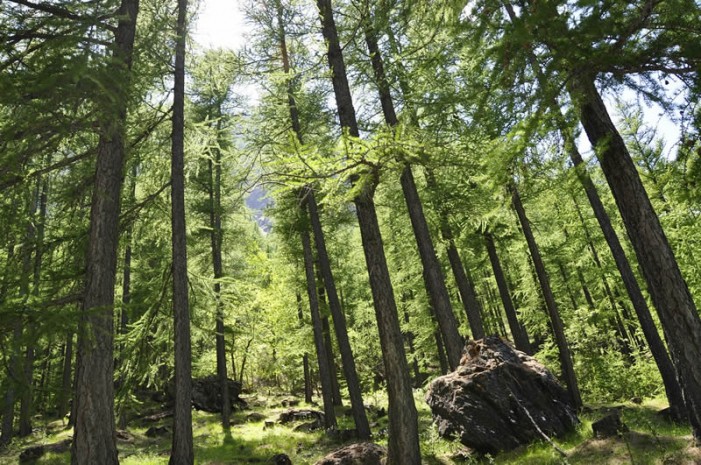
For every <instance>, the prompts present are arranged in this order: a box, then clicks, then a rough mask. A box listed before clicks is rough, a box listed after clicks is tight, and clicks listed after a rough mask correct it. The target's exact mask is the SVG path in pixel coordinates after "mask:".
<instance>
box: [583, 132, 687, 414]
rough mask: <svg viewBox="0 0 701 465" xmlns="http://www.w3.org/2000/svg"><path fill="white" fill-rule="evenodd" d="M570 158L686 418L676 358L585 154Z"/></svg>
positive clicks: (672, 401) (672, 398)
mask: <svg viewBox="0 0 701 465" xmlns="http://www.w3.org/2000/svg"><path fill="white" fill-rule="evenodd" d="M570 158H571V160H572V163H574V166H575V169H576V170H577V176H578V177H579V180H580V182H581V183H582V185H583V186H584V191H585V192H586V194H587V198H588V199H589V203H590V204H591V208H592V210H593V211H594V216H596V220H597V221H598V222H599V226H600V227H601V231H602V233H603V235H604V239H605V240H606V243H607V244H608V246H609V249H610V250H611V255H612V256H613V259H614V261H615V262H616V267H617V268H618V272H619V273H620V275H621V279H622V280H623V284H624V286H625V288H626V291H627V292H628V296H629V297H630V301H631V302H632V304H633V309H634V310H635V314H636V316H637V317H638V321H639V322H640V328H641V329H642V331H643V335H644V336H645V341H647V344H648V347H649V348H650V353H652V356H653V358H654V359H655V363H656V364H657V368H658V369H659V370H660V375H661V376H662V382H663V384H664V388H665V392H666V394H667V400H668V401H669V405H670V407H671V408H672V412H673V414H674V415H675V417H676V418H679V419H681V418H684V417H685V416H686V412H685V407H684V398H683V395H682V390H681V386H680V385H679V382H678V380H677V378H676V375H675V372H674V365H672V360H671V359H670V358H669V354H668V352H667V349H666V347H665V345H664V342H662V338H661V337H660V333H659V332H658V331H657V326H655V322H654V320H653V319H652V315H651V314H650V308H649V307H648V305H647V301H646V300H645V296H643V293H642V290H641V289H640V286H639V285H638V281H637V279H636V278H635V274H634V273H633V269H632V267H631V266H630V262H629V261H628V258H627V257H626V254H625V252H624V251H623V246H622V245H621V241H620V240H619V239H618V234H616V231H615V229H614V228H613V225H612V224H611V219H610V218H609V216H608V213H607V212H606V209H605V208H604V205H603V203H602V201H601V198H600V197H599V193H598V192H597V190H596V187H595V186H594V183H593V182H592V180H591V178H590V177H589V174H588V173H587V172H586V168H585V165H584V161H583V160H582V156H581V155H580V154H579V151H578V150H577V149H576V147H574V146H573V147H572V149H571V150H570ZM589 243H590V244H591V240H589ZM592 250H593V248H592ZM594 254H595V252H594ZM595 259H596V261H597V262H598V261H599V260H598V257H596V256H595ZM599 267H600V263H599ZM604 279H605V278H604ZM604 284H605V288H606V290H607V293H609V294H610V293H611V290H610V289H609V288H608V287H609V286H608V283H604Z"/></svg>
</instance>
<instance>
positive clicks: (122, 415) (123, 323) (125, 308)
mask: <svg viewBox="0 0 701 465" xmlns="http://www.w3.org/2000/svg"><path fill="white" fill-rule="evenodd" d="M137 169H138V168H137V164H136V163H135V164H134V166H133V167H132V171H131V183H130V189H129V197H130V201H131V202H132V203H133V202H134V201H135V200H136V176H137ZM133 231H134V225H133V224H129V226H128V227H127V231H126V247H125V248H124V270H123V271H122V313H121V317H120V321H119V333H120V334H121V335H122V337H125V335H126V334H127V329H128V326H129V304H130V302H131V254H132V250H131V243H132V235H133ZM125 345H126V344H123V345H122V347H121V352H122V354H121V362H123V361H124V357H126V353H125V347H124V346H125ZM126 382H127V380H126V376H125V375H124V374H122V378H121V379H120V382H119V386H120V389H126V386H125V384H126ZM127 398H128V396H124V401H123V402H122V405H120V407H119V417H118V420H117V427H118V428H119V429H122V430H124V429H127V412H126V399H127Z"/></svg>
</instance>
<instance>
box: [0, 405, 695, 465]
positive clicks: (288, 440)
mask: <svg viewBox="0 0 701 465" xmlns="http://www.w3.org/2000/svg"><path fill="white" fill-rule="evenodd" d="M242 397H243V398H245V399H246V400H247V401H248V402H249V407H250V408H249V409H248V410H244V411H237V412H235V413H234V414H233V415H232V427H231V429H230V434H225V433H224V431H223V430H222V428H221V426H220V424H219V417H218V415H216V414H210V413H204V412H197V411H193V434H194V443H195V463H197V464H207V465H225V464H226V465H229V464H231V465H234V464H251V463H266V462H267V461H268V460H269V459H270V458H271V457H272V456H273V455H275V454H278V453H285V454H287V455H289V457H290V458H291V459H292V463H294V464H295V465H306V464H313V463H315V462H316V461H317V460H318V459H319V458H321V457H323V456H324V455H326V454H327V453H329V452H330V451H332V450H334V449H336V448H338V447H340V446H342V445H343V443H341V442H339V441H338V440H333V439H331V438H329V437H327V436H326V435H325V434H324V433H323V432H311V433H310V432H295V431H293V427H294V426H295V425H280V424H278V423H277V422H276V420H277V418H278V416H279V414H280V413H282V412H284V411H286V410H287V409H288V407H284V406H283V401H287V402H289V400H290V399H291V398H290V397H289V396H276V395H268V396H261V395H258V396H255V395H253V396H248V397H246V396H242ZM366 403H368V404H372V405H375V406H377V407H382V406H383V405H382V404H383V398H382V397H380V396H379V395H376V396H366ZM416 404H417V407H418V408H419V419H420V431H421V432H422V433H421V450H422V455H423V463H424V464H427V465H448V464H459V463H468V464H470V463H472V464H514V465H515V464H519V465H521V464H524V465H529V464H532V465H536V464H537V465H545V464H571V465H574V464H583V465H584V464H611V465H614V464H635V465H647V464H650V465H652V464H662V465H673V464H680V465H681V464H684V465H687V464H689V465H691V464H701V449H698V448H693V447H690V444H691V435H690V431H689V428H688V427H685V426H680V425H675V424H671V423H669V422H667V421H665V420H664V419H662V418H660V417H659V415H657V413H656V412H657V411H658V410H660V409H661V408H662V407H664V406H665V405H664V404H663V402H662V401H660V400H649V401H646V402H644V403H643V404H641V405H634V404H622V405H623V408H622V413H621V417H622V419H623V422H624V423H625V424H626V425H627V426H628V428H629V429H630V432H628V433H625V434H623V435H622V436H620V437H617V438H610V439H595V438H593V437H592V431H591V423H592V421H595V420H597V419H598V418H600V417H601V416H602V415H603V414H602V413H601V411H596V410H595V411H594V412H595V413H589V414H583V415H581V416H580V419H581V420H582V423H581V424H580V426H579V427H578V428H577V430H576V431H574V432H572V433H571V434H569V435H568V436H566V437H564V438H558V439H556V440H555V442H556V443H557V445H558V446H559V447H560V448H561V449H562V450H564V451H565V452H566V454H567V456H566V457H562V456H560V455H559V454H558V453H557V452H556V451H555V450H554V449H553V447H552V446H550V445H549V444H547V443H545V442H542V443H535V444H532V445H530V446H528V447H524V448H520V449H517V450H515V451H512V452H509V453H503V454H499V455H497V456H496V457H490V456H481V457H477V456H474V455H473V456H471V457H469V458H463V459H458V458H456V457H457V455H460V451H461V450H462V447H461V445H460V444H459V443H457V442H450V441H446V440H443V439H441V438H439V437H438V435H437V433H436V429H435V428H434V427H433V425H432V423H431V414H430V411H429V409H428V407H427V406H426V403H425V402H424V401H423V393H422V392H418V391H417V393H416ZM305 407H312V408H317V407H316V406H309V405H305V404H304V403H303V402H302V403H300V404H299V405H298V406H297V407H295V408H305ZM345 411H346V409H345V408H343V407H339V409H338V414H339V428H351V427H352V419H351V418H350V417H349V416H346V415H344V412H345ZM251 413H258V414H260V415H259V420H258V421H251V419H250V418H248V416H249V415H250V414H251ZM171 421H172V419H171V418H165V419H162V420H160V421H159V422H156V423H144V422H140V421H139V420H134V421H133V423H132V424H131V425H130V427H129V428H128V433H129V434H127V435H126V439H120V440H119V441H118V448H119V456H120V463H121V464H122V465H134V464H142V465H165V464H167V463H168V456H169V453H170V434H169V433H167V434H165V435H163V436H161V437H156V438H151V437H147V436H146V434H145V433H146V430H147V429H148V428H149V427H151V426H166V427H168V428H170V424H171ZM266 421H268V422H271V421H275V424H274V426H270V425H268V426H266V424H265V422H266ZM370 421H371V422H372V423H373V433H374V434H375V436H376V439H375V440H376V442H378V443H380V444H385V445H386V433H385V432H386V425H387V418H386V417H379V418H378V417H377V415H375V414H372V413H371V414H370ZM71 434H72V431H71V430H70V429H67V428H66V427H65V426H64V424H63V422H62V421H61V420H56V421H52V422H42V421H41V420H40V419H38V418H37V420H36V424H35V432H34V434H33V435H32V436H30V437H27V438H24V439H22V440H18V441H15V442H13V443H12V445H11V446H10V448H9V449H7V450H5V451H3V452H1V453H0V465H10V464H12V465H15V464H17V463H18V460H19V455H20V453H21V452H22V450H24V449H26V448H27V447H30V446H34V445H39V444H53V443H56V442H59V441H62V440H65V439H67V438H69V437H70V435H71ZM34 463H36V464H38V465H49V464H50V465H64V464H69V463H70V457H69V453H68V452H66V453H62V454H52V453H49V454H46V455H44V456H43V457H42V458H40V459H39V460H37V461H36V462H34Z"/></svg>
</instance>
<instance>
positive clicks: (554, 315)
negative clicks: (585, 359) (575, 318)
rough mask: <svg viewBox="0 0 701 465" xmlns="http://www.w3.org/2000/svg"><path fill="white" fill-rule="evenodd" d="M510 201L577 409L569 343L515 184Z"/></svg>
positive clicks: (576, 393)
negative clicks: (533, 268) (528, 251)
mask: <svg viewBox="0 0 701 465" xmlns="http://www.w3.org/2000/svg"><path fill="white" fill-rule="evenodd" d="M511 201H512V203H513V206H514V209H515V210H516V214H517V215H518V219H519V223H520V224H521V230H522V231H523V234H524V236H525V237H526V242H527V243H528V249H529V250H530V252H531V258H532V259H533V265H534V266H535V270H536V275H537V276H538V281H539V282H540V288H541V290H542V291H543V297H544V299H545V306H546V308H547V310H548V316H549V317H550V325H551V327H552V330H553V335H554V336H555V343H556V345H557V349H558V352H559V357H560V366H561V367H562V375H563V377H564V379H565V384H566V385H567V391H568V393H569V395H570V400H571V401H572V404H573V405H574V407H575V408H576V409H577V410H579V409H580V408H581V407H582V397H581V395H580V393H579V386H578V385H577V377H576V376H575V373H574V364H573V363H572V355H571V354H570V349H569V345H568V343H567V338H566V337H565V327H564V325H563V323H562V319H561V318H560V311H559V310H558V308H557V303H556V302H555V297H554V296H553V293H552V289H551V288H550V278H549V277H548V273H547V271H546V270H545V264H544V263H543V259H542V258H541V256H540V250H539V249H538V244H537V243H536V241H535V237H534V236H533V231H531V225H530V223H529V222H528V218H527V217H526V212H525V210H524V209H523V203H522V202H521V197H520V196H519V194H518V190H517V189H516V186H514V185H512V186H511Z"/></svg>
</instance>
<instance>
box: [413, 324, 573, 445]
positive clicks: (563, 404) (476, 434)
mask: <svg viewBox="0 0 701 465" xmlns="http://www.w3.org/2000/svg"><path fill="white" fill-rule="evenodd" d="M426 401H427V402H428V404H429V406H430V407H431V412H432V413H433V419H434V421H435V422H436V424H437V426H438V433H439V434H440V435H441V436H442V437H447V438H458V439H459V440H460V442H462V444H463V445H465V446H467V447H469V448H472V449H475V450H476V451H478V452H486V453H494V452H497V451H501V450H511V449H514V448H516V447H518V446H520V445H522V444H528V443H530V442H533V441H535V440H539V439H542V434H541V432H542V433H544V434H546V435H548V436H558V435H561V434H563V433H565V432H567V431H571V430H572V429H573V428H574V426H575V425H576V424H577V423H578V419H577V416H576V414H575V410H574V408H573V407H572V405H571V403H570V401H569V397H568V395H567V391H566V390H565V389H564V388H563V387H562V386H560V385H559V384H558V382H557V380H556V379H555V377H554V376H553V375H552V373H550V372H549V371H548V370H547V368H545V367H544V366H543V365H541V364H540V363H539V362H537V361H536V360H535V359H534V358H532V357H530V356H528V355H526V354H525V353H523V352H520V351H518V350H516V349H514V348H513V347H511V345H509V344H508V343H506V342H504V341H502V340H501V339H500V338H499V337H496V336H490V337H486V338H484V339H481V340H478V341H470V342H469V343H468V344H467V353H466V354H465V356H463V359H462V360H461V361H460V365H459V366H458V368H457V369H456V370H455V371H454V372H452V373H449V374H447V375H445V376H441V377H439V378H436V379H435V380H434V381H433V382H431V384H430V386H429V390H428V393H427V394H426ZM536 425H537V427H536ZM538 429H540V431H538Z"/></svg>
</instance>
